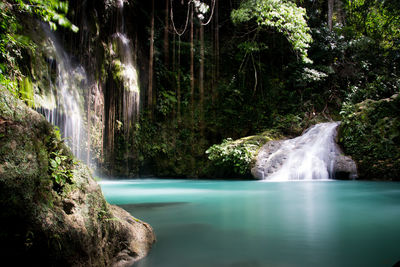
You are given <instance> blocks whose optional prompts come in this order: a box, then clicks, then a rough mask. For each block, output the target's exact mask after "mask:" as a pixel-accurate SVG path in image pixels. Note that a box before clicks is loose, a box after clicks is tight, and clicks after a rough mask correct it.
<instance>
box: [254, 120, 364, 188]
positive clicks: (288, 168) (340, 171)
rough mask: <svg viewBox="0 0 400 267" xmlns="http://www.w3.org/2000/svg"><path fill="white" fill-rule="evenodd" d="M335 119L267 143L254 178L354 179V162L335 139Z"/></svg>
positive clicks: (259, 155) (258, 160)
mask: <svg viewBox="0 0 400 267" xmlns="http://www.w3.org/2000/svg"><path fill="white" fill-rule="evenodd" d="M337 125H338V123H321V124H318V125H315V126H313V127H311V128H309V129H307V130H306V131H305V133H304V134H303V135H302V136H299V137H297V138H294V139H288V140H277V141H270V142H268V143H266V144H265V145H264V146H263V147H261V149H260V150H259V153H258V155H257V157H256V160H255V163H254V166H253V167H252V168H251V173H252V175H253V176H254V177H255V178H256V179H262V180H264V179H268V180H270V179H271V180H313V179H328V178H335V179H355V178H356V177H357V166H356V164H355V162H354V161H353V160H352V159H351V158H350V157H347V156H344V155H343V153H342V151H341V150H340V148H339V146H338V145H337V144H336V143H335V141H334V140H335V136H336V134H337V132H336V127H337Z"/></svg>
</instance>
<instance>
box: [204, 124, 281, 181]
mask: <svg viewBox="0 0 400 267" xmlns="http://www.w3.org/2000/svg"><path fill="white" fill-rule="evenodd" d="M279 137H280V134H279V133H278V132H276V131H273V130H270V131H266V132H263V133H262V134H260V135H254V136H249V137H244V138H241V139H238V140H233V139H232V138H227V139H224V140H223V141H222V143H221V144H215V145H212V146H211V147H210V148H208V149H207V150H206V154H207V155H208V159H209V160H211V161H212V163H213V164H214V165H215V166H217V167H218V168H222V173H223V174H224V175H227V176H229V175H241V176H248V175H249V173H250V166H251V162H252V161H253V159H254V158H255V156H256V155H257V152H258V150H259V149H260V148H261V146H262V145H264V144H265V143H266V142H268V141H271V140H273V139H277V138H279ZM220 172H221V171H220Z"/></svg>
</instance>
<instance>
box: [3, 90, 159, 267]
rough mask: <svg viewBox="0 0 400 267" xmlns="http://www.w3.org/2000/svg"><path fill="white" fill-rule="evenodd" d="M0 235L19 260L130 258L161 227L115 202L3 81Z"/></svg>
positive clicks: (109, 261)
mask: <svg viewBox="0 0 400 267" xmlns="http://www.w3.org/2000/svg"><path fill="white" fill-rule="evenodd" d="M0 241H1V243H2V244H3V249H2V255H3V261H4V262H14V264H13V265H15V266H19V265H28V264H29V265H31V266H33V265H38V266H130V265H132V264H133V263H134V262H135V261H137V260H138V259H140V258H142V257H144V256H145V255H146V254H147V253H148V251H149V249H150V248H151V246H152V244H153V243H154V242H155V235H154V232H153V230H152V228H151V226H150V225H148V224H147V223H145V222H142V221H140V220H138V219H136V218H134V217H132V215H130V214H129V213H128V212H126V211H125V210H123V209H121V208H119V207H117V206H112V205H109V204H108V203H107V202H106V201H105V199H104V197H103V195H102V192H101V189H100V187H99V186H98V184H97V183H96V182H95V181H94V180H93V178H92V176H91V173H90V171H89V169H88V168H87V167H86V166H85V165H83V164H81V163H78V162H76V160H75V159H74V157H73V156H72V154H71V152H70V150H69V149H68V148H67V147H66V146H65V145H64V143H63V141H61V140H60V135H59V132H58V131H57V130H56V129H54V127H53V126H52V125H51V124H49V123H48V122H47V121H46V120H45V119H44V117H43V116H41V115H40V114H38V113H37V112H35V111H34V110H32V109H30V108H28V107H27V106H26V105H25V104H24V103H22V102H21V101H20V100H17V99H16V98H14V97H13V96H12V95H11V94H10V93H9V92H8V91H7V90H6V89H4V88H2V87H0ZM4 247H5V248H4Z"/></svg>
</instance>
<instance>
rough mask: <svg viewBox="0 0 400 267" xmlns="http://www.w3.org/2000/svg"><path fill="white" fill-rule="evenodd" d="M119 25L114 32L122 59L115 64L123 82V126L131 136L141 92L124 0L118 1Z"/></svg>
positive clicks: (126, 133) (137, 114)
mask: <svg viewBox="0 0 400 267" xmlns="http://www.w3.org/2000/svg"><path fill="white" fill-rule="evenodd" d="M117 8H118V14H117V23H116V24H117V27H116V32H115V33H114V34H113V36H112V37H113V39H114V40H116V44H117V47H116V54H117V55H118V59H119V60H120V61H116V60H114V61H113V63H114V65H117V66H115V67H117V69H118V70H119V75H120V78H121V80H122V84H123V88H124V90H123V102H122V103H123V106H122V110H123V126H124V131H125V136H126V137H128V136H129V130H130V127H131V124H132V122H134V121H135V120H136V119H137V118H138V116H139V106H140V92H139V80H138V74H137V70H136V64H135V60H134V53H133V47H132V42H131V40H130V39H129V37H128V36H127V33H126V29H125V21H124V14H123V12H124V1H123V0H118V1H117Z"/></svg>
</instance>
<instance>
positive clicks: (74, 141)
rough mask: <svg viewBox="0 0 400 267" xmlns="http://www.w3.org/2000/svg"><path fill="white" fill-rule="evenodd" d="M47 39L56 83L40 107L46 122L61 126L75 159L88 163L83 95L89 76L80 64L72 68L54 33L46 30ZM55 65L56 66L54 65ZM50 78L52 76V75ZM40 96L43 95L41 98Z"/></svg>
mask: <svg viewBox="0 0 400 267" xmlns="http://www.w3.org/2000/svg"><path fill="white" fill-rule="evenodd" d="M44 32H45V33H46V35H47V38H48V44H49V45H50V50H51V51H49V53H50V55H48V56H49V57H50V60H51V63H50V71H52V67H51V65H53V67H55V71H56V80H55V84H54V83H53V82H52V81H51V79H50V81H49V83H50V87H51V96H47V98H49V99H47V100H46V101H41V102H44V103H47V104H46V105H42V106H41V107H40V108H38V111H39V112H40V113H42V114H43V115H44V116H45V117H46V119H47V120H48V121H49V122H50V123H52V124H53V125H56V126H57V127H59V129H60V131H61V135H62V137H63V138H65V140H66V143H67V145H68V146H69V147H70V148H71V150H72V152H73V153H74V155H75V156H76V157H78V158H79V159H81V160H86V156H87V153H88V152H87V145H86V142H85V141H86V131H85V127H84V119H83V114H82V113H83V109H84V98H83V94H84V92H85V89H87V76H86V72H85V70H84V68H83V67H82V66H80V65H76V66H73V65H72V64H71V61H70V57H69V56H68V55H67V53H66V52H65V51H64V49H63V47H62V46H61V45H60V44H59V42H58V41H57V39H56V37H55V35H54V33H53V32H51V31H50V30H49V29H48V28H45V29H44ZM54 65H55V66H54ZM50 76H51V75H50ZM38 97H41V96H38Z"/></svg>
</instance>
